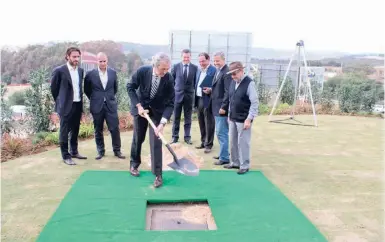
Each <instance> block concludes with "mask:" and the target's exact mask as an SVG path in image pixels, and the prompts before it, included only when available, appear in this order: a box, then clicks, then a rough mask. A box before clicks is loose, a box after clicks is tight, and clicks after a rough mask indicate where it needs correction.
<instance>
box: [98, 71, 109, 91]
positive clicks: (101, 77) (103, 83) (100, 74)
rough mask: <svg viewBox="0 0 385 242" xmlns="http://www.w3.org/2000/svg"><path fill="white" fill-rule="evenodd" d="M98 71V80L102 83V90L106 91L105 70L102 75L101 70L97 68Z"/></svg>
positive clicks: (106, 79)
mask: <svg viewBox="0 0 385 242" xmlns="http://www.w3.org/2000/svg"><path fill="white" fill-rule="evenodd" d="M98 71H99V77H100V80H101V81H102V85H103V88H104V89H106V87H107V82H108V75H107V68H106V70H105V72H104V73H103V71H102V70H100V68H99V67H98Z"/></svg>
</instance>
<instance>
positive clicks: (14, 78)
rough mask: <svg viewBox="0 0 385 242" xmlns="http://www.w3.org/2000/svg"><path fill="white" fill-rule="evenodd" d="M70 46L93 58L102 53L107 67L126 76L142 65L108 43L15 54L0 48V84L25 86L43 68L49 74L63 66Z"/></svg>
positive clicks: (38, 48) (59, 45) (34, 47)
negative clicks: (35, 72)
mask: <svg viewBox="0 0 385 242" xmlns="http://www.w3.org/2000/svg"><path fill="white" fill-rule="evenodd" d="M69 46H76V47H79V48H80V49H81V50H82V51H87V52H91V53H93V54H97V53H98V52H105V53H106V54H107V56H108V59H109V66H110V67H112V68H114V69H115V70H116V71H118V72H126V74H128V75H129V74H130V73H132V71H133V70H135V69H136V68H138V67H139V66H140V65H142V64H143V61H142V59H141V57H140V56H139V55H138V54H137V53H135V52H131V53H128V54H125V53H124V52H123V47H122V46H121V44H119V43H116V42H114V41H110V40H99V41H88V42H83V43H79V42H61V43H55V44H51V45H39V44H37V45H29V46H27V47H25V48H22V49H20V50H18V51H15V50H11V49H5V48H3V49H2V50H1V80H2V81H3V82H5V83H6V84H23V83H28V80H29V75H30V74H31V72H32V71H34V70H37V69H39V68H42V67H44V68H46V69H47V71H48V72H51V71H52V69H53V68H54V67H56V66H58V65H61V64H64V63H65V59H64V57H65V51H66V49H67V48H68V47H69Z"/></svg>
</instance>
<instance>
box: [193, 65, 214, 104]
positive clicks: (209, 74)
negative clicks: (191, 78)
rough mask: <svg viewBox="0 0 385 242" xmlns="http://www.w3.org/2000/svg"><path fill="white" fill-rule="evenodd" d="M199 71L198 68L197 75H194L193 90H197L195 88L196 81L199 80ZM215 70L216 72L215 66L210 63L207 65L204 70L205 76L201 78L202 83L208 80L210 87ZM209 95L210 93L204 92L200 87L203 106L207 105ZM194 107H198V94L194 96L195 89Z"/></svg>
mask: <svg viewBox="0 0 385 242" xmlns="http://www.w3.org/2000/svg"><path fill="white" fill-rule="evenodd" d="M201 72H202V71H201V69H198V71H197V77H196V85H195V90H197V88H198V82H199V77H200V75H201ZM215 72H216V69H215V67H214V66H212V65H209V66H208V68H207V71H206V76H205V78H204V79H203V80H202V83H205V82H209V83H210V84H211V85H210V86H209V87H212V83H213V80H214V76H215ZM210 96H211V94H206V93H204V92H203V89H202V98H203V106H204V107H205V108H208V107H209V102H210ZM195 107H198V96H196V91H195Z"/></svg>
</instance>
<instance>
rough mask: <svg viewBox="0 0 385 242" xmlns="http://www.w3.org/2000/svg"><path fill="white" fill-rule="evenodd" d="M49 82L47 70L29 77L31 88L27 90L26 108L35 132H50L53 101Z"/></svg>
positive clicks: (39, 71) (41, 70)
mask: <svg viewBox="0 0 385 242" xmlns="http://www.w3.org/2000/svg"><path fill="white" fill-rule="evenodd" d="M47 80H48V71H47V69H45V68H41V69H38V70H36V71H33V72H32V73H31V74H30V77H29V82H30V83H31V88H30V89H28V90H27V94H26V96H27V100H26V106H27V115H28V116H29V117H30V122H31V123H30V124H31V128H32V130H33V131H34V132H41V131H48V130H49V127H50V118H49V117H50V115H51V113H52V109H53V108H52V102H53V101H52V97H51V93H50V88H49V84H48V83H47Z"/></svg>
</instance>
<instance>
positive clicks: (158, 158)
mask: <svg viewBox="0 0 385 242" xmlns="http://www.w3.org/2000/svg"><path fill="white" fill-rule="evenodd" d="M170 65H171V61H170V58H169V57H168V55H167V54H165V53H158V54H156V55H155V56H154V57H153V63H152V66H142V67H140V68H139V69H138V70H137V71H136V72H135V73H134V75H133V76H132V79H131V81H130V82H128V83H127V92H128V96H129V97H130V99H131V114H132V115H133V116H134V135H133V140H132V145H131V159H130V173H131V175H133V176H139V171H138V168H139V166H140V164H141V154H140V153H141V151H142V144H143V142H144V139H145V137H146V131H147V127H148V121H147V119H146V118H145V116H144V113H148V115H149V116H150V118H151V120H152V121H153V122H154V124H155V125H156V126H157V128H156V130H153V128H151V127H150V135H149V136H150V137H149V138H150V150H151V168H152V172H153V173H154V175H155V176H156V178H155V181H154V187H156V188H157V187H160V186H161V185H162V184H163V179H162V163H163V162H162V142H161V140H160V139H159V138H158V134H159V133H163V128H164V126H165V125H166V123H167V121H168V120H169V119H170V118H171V115H172V112H173V110H174V99H175V91H174V79H173V77H172V75H171V74H170V73H168V71H169V69H170Z"/></svg>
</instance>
